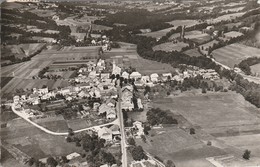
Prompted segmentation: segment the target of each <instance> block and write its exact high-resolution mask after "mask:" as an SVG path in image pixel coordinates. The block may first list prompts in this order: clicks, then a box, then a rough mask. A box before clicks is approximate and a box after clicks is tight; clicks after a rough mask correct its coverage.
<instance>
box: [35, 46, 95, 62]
mask: <svg viewBox="0 0 260 167" xmlns="http://www.w3.org/2000/svg"><path fill="white" fill-rule="evenodd" d="M99 48H100V47H97V46H95V47H64V48H61V49H60V50H59V51H44V52H42V53H40V54H38V55H36V56H34V57H33V58H32V60H38V61H42V60H44V61H46V60H52V61H57V60H59V61H62V60H64V61H65V60H82V59H83V58H84V57H93V58H96V57H98V49H99Z"/></svg>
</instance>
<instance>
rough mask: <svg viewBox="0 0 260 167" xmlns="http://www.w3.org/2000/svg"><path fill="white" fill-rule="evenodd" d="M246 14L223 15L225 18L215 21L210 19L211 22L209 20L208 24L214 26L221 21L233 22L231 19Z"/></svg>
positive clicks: (220, 17)
mask: <svg viewBox="0 0 260 167" xmlns="http://www.w3.org/2000/svg"><path fill="white" fill-rule="evenodd" d="M244 14H245V12H239V13H232V14H226V15H223V16H219V17H217V18H215V19H209V20H207V23H208V24H214V23H218V22H221V21H226V20H231V19H234V18H237V17H240V16H242V15H244Z"/></svg>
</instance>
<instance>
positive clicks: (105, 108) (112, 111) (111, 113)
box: [98, 103, 116, 119]
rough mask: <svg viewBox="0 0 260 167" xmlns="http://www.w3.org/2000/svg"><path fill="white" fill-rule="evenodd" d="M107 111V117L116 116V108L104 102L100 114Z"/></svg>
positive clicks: (112, 117)
mask: <svg viewBox="0 0 260 167" xmlns="http://www.w3.org/2000/svg"><path fill="white" fill-rule="evenodd" d="M104 113H106V118H107V119H114V118H116V111H115V108H111V107H109V106H108V105H107V104H105V103H103V104H102V105H101V106H100V107H99V109H98V115H100V114H104Z"/></svg>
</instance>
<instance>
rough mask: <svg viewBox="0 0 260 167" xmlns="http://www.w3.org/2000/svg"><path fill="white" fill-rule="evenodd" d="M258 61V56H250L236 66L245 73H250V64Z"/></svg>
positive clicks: (259, 60)
mask: <svg viewBox="0 0 260 167" xmlns="http://www.w3.org/2000/svg"><path fill="white" fill-rule="evenodd" d="M258 63H260V58H259V57H250V58H247V59H245V60H242V61H241V62H240V63H239V64H238V67H239V68H240V69H241V70H242V71H243V72H244V73H245V74H246V75H250V74H252V72H251V68H250V66H252V65H255V64H258Z"/></svg>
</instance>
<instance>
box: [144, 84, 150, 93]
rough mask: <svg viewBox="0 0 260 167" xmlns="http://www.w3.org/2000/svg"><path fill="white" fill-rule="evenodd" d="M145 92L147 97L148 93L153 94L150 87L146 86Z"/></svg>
mask: <svg viewBox="0 0 260 167" xmlns="http://www.w3.org/2000/svg"><path fill="white" fill-rule="evenodd" d="M144 89H145V90H144V95H146V94H147V93H149V92H151V88H150V87H149V86H147V85H146V86H145V88H144Z"/></svg>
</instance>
